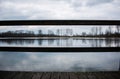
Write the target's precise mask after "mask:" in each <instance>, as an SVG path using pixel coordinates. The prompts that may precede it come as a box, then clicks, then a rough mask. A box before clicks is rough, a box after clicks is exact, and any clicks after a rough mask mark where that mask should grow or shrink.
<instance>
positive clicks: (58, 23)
mask: <svg viewBox="0 0 120 79" xmlns="http://www.w3.org/2000/svg"><path fill="white" fill-rule="evenodd" d="M22 25H32V26H33V25H42V26H46V25H50V26H51V25H56V26H62V25H66V27H67V26H71V25H72V26H73V25H120V20H5V21H0V26H8V27H9V26H22ZM73 27H74V26H73ZM0 51H13V52H120V47H0Z"/></svg>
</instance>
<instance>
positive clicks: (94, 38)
mask: <svg viewBox="0 0 120 79" xmlns="http://www.w3.org/2000/svg"><path fill="white" fill-rule="evenodd" d="M59 38H62V39H68V38H78V39H109V38H110V39H112V38H120V37H74V36H69V37H64V36H61V37H0V39H59Z"/></svg>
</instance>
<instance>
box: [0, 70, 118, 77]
mask: <svg viewBox="0 0 120 79" xmlns="http://www.w3.org/2000/svg"><path fill="white" fill-rule="evenodd" d="M0 79H120V72H10V71H1V72H0Z"/></svg>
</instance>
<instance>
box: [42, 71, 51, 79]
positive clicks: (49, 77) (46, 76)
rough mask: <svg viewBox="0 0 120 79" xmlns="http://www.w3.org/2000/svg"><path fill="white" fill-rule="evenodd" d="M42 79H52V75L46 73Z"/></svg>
mask: <svg viewBox="0 0 120 79" xmlns="http://www.w3.org/2000/svg"><path fill="white" fill-rule="evenodd" d="M41 79H51V73H48V72H44V73H43V76H42V77H41Z"/></svg>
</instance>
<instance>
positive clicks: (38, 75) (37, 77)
mask: <svg viewBox="0 0 120 79" xmlns="http://www.w3.org/2000/svg"><path fill="white" fill-rule="evenodd" d="M42 75H43V73H42V72H39V73H35V74H34V73H33V76H32V79H41V78H42Z"/></svg>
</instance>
